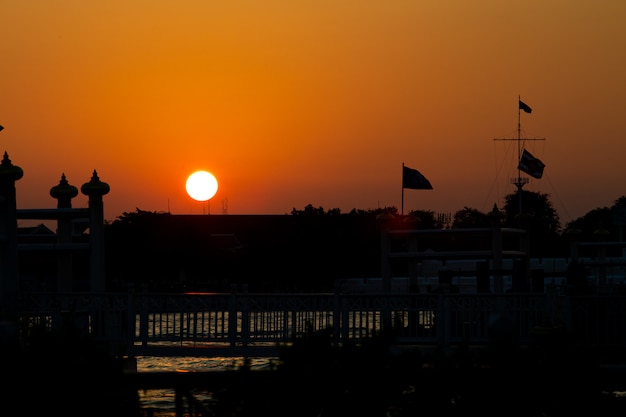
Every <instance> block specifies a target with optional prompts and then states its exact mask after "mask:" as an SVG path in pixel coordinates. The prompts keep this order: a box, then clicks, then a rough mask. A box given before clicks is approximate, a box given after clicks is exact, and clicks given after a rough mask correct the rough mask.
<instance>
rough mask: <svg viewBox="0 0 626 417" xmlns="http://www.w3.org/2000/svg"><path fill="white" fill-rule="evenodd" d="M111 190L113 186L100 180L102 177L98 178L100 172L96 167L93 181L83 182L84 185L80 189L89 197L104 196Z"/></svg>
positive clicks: (92, 177)
mask: <svg viewBox="0 0 626 417" xmlns="http://www.w3.org/2000/svg"><path fill="white" fill-rule="evenodd" d="M110 190H111V188H110V187H109V184H107V183H106V182H102V181H100V178H98V173H97V172H96V170H95V169H94V170H93V175H92V176H91V181H89V182H86V183H85V184H83V186H82V187H80V191H81V192H82V193H83V194H85V195H87V196H89V197H91V196H103V195H105V194H108V192H109V191H110Z"/></svg>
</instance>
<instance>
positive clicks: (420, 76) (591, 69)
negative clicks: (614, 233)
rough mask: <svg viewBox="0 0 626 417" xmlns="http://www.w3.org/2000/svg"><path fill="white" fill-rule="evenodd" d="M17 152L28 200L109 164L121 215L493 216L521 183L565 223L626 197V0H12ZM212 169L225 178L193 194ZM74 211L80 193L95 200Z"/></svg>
mask: <svg viewBox="0 0 626 417" xmlns="http://www.w3.org/2000/svg"><path fill="white" fill-rule="evenodd" d="M0 10H1V16H2V24H1V25H0V50H1V51H2V63H1V64H0V124H2V125H3V126H4V127H5V129H4V130H3V131H2V132H0V143H1V144H2V149H0V151H6V152H7V153H8V154H9V157H10V159H11V161H12V162H13V163H14V164H15V165H18V166H20V167H21V168H22V169H23V170H24V177H23V178H22V179H21V180H20V181H18V183H17V184H16V188H17V201H18V208H49V207H55V206H56V200H54V199H53V198H52V197H50V195H49V191H50V188H51V187H53V186H55V185H57V184H58V182H59V180H60V178H61V175H62V174H63V173H65V175H66V177H67V180H68V181H69V182H70V184H72V185H75V186H77V187H78V188H80V186H81V185H82V184H83V183H85V182H87V181H89V179H90V178H91V175H92V172H93V170H94V169H95V170H96V171H97V172H98V175H99V176H100V179H101V180H102V181H104V182H107V183H108V184H109V185H110V187H111V191H110V193H109V194H108V195H106V196H105V197H104V203H105V218H106V219H108V220H114V219H115V218H117V216H119V215H121V214H122V212H124V211H129V212H131V211H135V209H136V208H139V209H141V210H149V211H171V212H172V213H174V214H201V213H203V212H206V211H207V210H208V212H210V213H212V214H219V213H222V212H223V210H226V211H227V212H228V213H229V214H283V213H290V212H291V210H292V209H293V208H296V209H303V208H304V207H305V206H306V205H307V204H312V205H313V206H315V207H320V206H321V207H323V208H324V209H331V208H339V209H341V211H342V212H348V211H349V210H350V209H352V208H358V209H372V208H377V207H384V206H396V207H398V208H399V209H400V208H401V204H402V201H401V197H402V184H401V169H402V163H403V162H404V163H405V164H406V165H407V166H409V167H411V168H415V169H418V170H419V171H421V172H422V174H424V175H425V176H426V177H427V178H428V179H429V180H430V182H431V183H432V185H433V187H434V189H433V190H408V189H407V190H404V211H405V212H408V211H410V210H414V209H420V210H433V211H435V212H450V213H454V212H455V211H457V210H460V209H462V208H463V207H464V206H468V207H471V208H476V209H478V210H481V211H485V212H486V211H489V210H490V209H491V208H492V206H493V204H494V203H497V204H498V205H499V206H502V204H503V199H504V196H505V195H506V194H509V193H511V192H514V190H515V188H514V187H513V186H512V185H510V183H509V182H510V178H512V177H514V176H516V175H517V170H516V157H517V142H516V141H515V140H513V141H494V139H495V138H513V139H515V138H516V137H517V121H518V107H517V104H518V103H517V100H518V96H521V98H522V101H524V102H525V103H526V104H528V105H529V106H531V107H532V109H533V112H532V114H526V113H522V114H521V128H522V130H521V134H522V138H545V140H543V141H526V142H525V143H526V147H527V149H529V150H530V151H531V152H532V153H533V154H534V155H535V156H537V157H539V158H540V159H541V160H542V161H543V162H544V163H545V164H546V168H545V171H544V176H543V178H542V179H540V180H535V179H532V178H531V179H530V183H529V184H528V185H527V186H526V187H525V189H527V190H530V191H537V192H542V193H547V194H549V195H550V196H551V201H552V202H553V205H554V207H555V208H556V210H557V212H558V214H559V216H560V217H561V221H562V223H563V224H564V223H565V222H567V221H569V220H572V219H575V218H577V217H580V216H582V215H584V214H585V213H587V212H588V211H590V210H593V209H595V208H598V207H608V206H611V205H612V204H613V202H614V201H615V200H616V199H617V198H619V197H621V196H622V195H625V194H626V186H625V185H624V184H625V180H626V163H625V162H624V158H625V155H626V122H625V116H624V115H625V114H626V80H625V78H624V77H625V74H626V54H625V53H624V51H626V25H624V21H626V2H625V1H623V0H600V1H597V2H590V1H587V0H568V1H565V0H558V1H557V0H548V1H546V0H525V1H519V2H510V1H504V2H503V1H502V0H478V1H471V2H467V1H460V0H454V1H453V0H438V1H436V2H435V1H397V0H391V1H389V0H386V1H374V0H358V1H356V0H354V1H353V0H340V1H337V0H332V1H326V0H322V1H315V2H293V1H284V0H282V1H281V0H264V1H262V2H259V1H253V0H233V1H227V2H214V1H206V0H180V1H164V0H162V1H154V0H152V1H147V0H145V1H144V0H130V1H119V0H107V1H100V0H95V1H88V2H87V1H83V0H59V1H35V0H29V1H11V0H2V1H1V3H0ZM196 169H205V170H208V171H211V172H212V173H213V174H214V175H215V176H216V177H217V179H218V181H219V190H218V192H217V194H216V195H215V197H214V198H213V199H212V200H211V201H210V202H209V203H208V204H207V203H200V202H197V201H195V200H192V199H191V198H190V197H189V196H188V195H187V194H186V191H185V181H186V178H187V176H188V175H189V174H190V173H191V172H193V171H194V170H196ZM73 205H74V207H86V206H87V198H86V196H83V195H82V194H79V196H78V197H76V198H75V199H74V200H73Z"/></svg>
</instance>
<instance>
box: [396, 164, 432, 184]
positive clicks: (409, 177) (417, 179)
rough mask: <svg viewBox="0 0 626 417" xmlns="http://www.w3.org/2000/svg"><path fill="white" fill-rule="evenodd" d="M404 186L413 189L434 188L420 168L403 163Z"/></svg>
mask: <svg viewBox="0 0 626 417" xmlns="http://www.w3.org/2000/svg"><path fill="white" fill-rule="evenodd" d="M402 188H411V189H413V190H432V189H433V186H432V185H430V181H428V180H427V179H426V177H425V176H423V175H422V174H421V173H420V172H419V171H418V170H416V169H411V168H407V167H405V166H404V165H402Z"/></svg>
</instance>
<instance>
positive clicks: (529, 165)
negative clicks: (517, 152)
mask: <svg viewBox="0 0 626 417" xmlns="http://www.w3.org/2000/svg"><path fill="white" fill-rule="evenodd" d="M544 167H545V164H544V163H543V162H541V161H540V160H539V159H537V158H535V157H534V156H532V155H531V153H530V152H528V151H527V150H526V149H524V152H523V153H522V157H521V158H520V160H519V164H518V165H517V169H519V170H521V171H524V172H525V173H527V174H528V175H530V176H531V177H534V178H541V177H542V176H543V168H544Z"/></svg>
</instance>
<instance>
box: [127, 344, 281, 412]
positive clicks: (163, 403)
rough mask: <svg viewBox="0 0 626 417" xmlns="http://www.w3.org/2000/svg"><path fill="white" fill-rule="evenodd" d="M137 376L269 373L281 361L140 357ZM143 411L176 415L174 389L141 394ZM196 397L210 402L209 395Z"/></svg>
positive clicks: (274, 359) (269, 358) (265, 359)
mask: <svg viewBox="0 0 626 417" xmlns="http://www.w3.org/2000/svg"><path fill="white" fill-rule="evenodd" d="M136 361H137V372H212V371H228V370H238V369H241V368H243V367H244V366H245V367H248V368H249V369H250V370H252V371H255V370H269V369H272V368H274V366H275V364H276V363H277V361H278V358H272V357H259V358H257V357H250V358H243V357H156V356H138V357H136ZM138 396H139V402H140V408H141V411H142V413H144V415H146V416H148V415H150V416H154V417H157V416H158V417H170V416H175V415H176V404H175V400H176V393H175V391H174V389H148V390H139V392H138ZM194 397H195V398H196V400H198V401H199V402H201V403H204V402H210V401H211V399H212V397H211V393H210V392H203V391H197V392H195V393H194Z"/></svg>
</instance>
